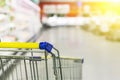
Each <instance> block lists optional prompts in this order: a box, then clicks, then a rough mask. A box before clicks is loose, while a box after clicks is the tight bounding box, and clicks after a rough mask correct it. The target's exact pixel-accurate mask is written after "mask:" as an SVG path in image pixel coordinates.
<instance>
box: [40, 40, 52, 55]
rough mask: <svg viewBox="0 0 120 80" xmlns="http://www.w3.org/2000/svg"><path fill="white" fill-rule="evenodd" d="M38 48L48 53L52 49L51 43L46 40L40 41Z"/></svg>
mask: <svg viewBox="0 0 120 80" xmlns="http://www.w3.org/2000/svg"><path fill="white" fill-rule="evenodd" d="M39 48H40V49H43V50H46V51H47V52H49V53H50V52H51V51H52V48H53V45H52V44H50V43H48V42H40V45H39Z"/></svg>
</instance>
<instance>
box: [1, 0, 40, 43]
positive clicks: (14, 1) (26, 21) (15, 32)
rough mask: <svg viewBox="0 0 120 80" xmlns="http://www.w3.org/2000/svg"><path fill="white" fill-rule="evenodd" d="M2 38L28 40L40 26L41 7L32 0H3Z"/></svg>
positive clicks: (3, 39)
mask: <svg viewBox="0 0 120 80" xmlns="http://www.w3.org/2000/svg"><path fill="white" fill-rule="evenodd" d="M2 1H3V2H4V6H2V7H0V13H1V14H0V38H1V40H2V41H27V40H28V39H29V38H30V37H31V36H33V35H34V34H36V33H37V32H38V31H39V29H40V27H41V23H40V8H39V6H37V4H35V3H33V2H32V1H30V0H2Z"/></svg>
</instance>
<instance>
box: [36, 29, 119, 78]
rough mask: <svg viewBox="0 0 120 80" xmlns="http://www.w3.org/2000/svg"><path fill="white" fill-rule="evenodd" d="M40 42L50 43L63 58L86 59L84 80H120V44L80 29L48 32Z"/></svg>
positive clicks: (50, 30) (51, 30)
mask: <svg viewBox="0 0 120 80" xmlns="http://www.w3.org/2000/svg"><path fill="white" fill-rule="evenodd" d="M39 41H48V42H50V43H52V44H54V45H55V47H57V48H58V49H59V51H60V53H61V55H62V56H70V57H71V56H72V57H80V58H84V60H85V63H84V64H83V80H120V77H119V76H120V69H119V68H120V58H119V56H120V49H119V47H120V43H117V42H109V41H106V40H105V39H104V38H103V37H99V36H95V35H93V34H91V33H88V32H84V31H82V30H80V28H78V27H59V28H51V29H48V30H46V31H45V32H44V33H43V35H42V36H41V38H40V39H39V40H38V42H39Z"/></svg>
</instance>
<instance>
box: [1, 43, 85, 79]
mask: <svg viewBox="0 0 120 80" xmlns="http://www.w3.org/2000/svg"><path fill="white" fill-rule="evenodd" d="M0 48H1V49H0V51H1V52H19V53H20V52H24V53H27V55H11V56H8V55H0V80H81V79H82V77H81V76H82V74H81V72H82V63H83V60H82V59H75V58H65V57H60V55H59V51H58V50H57V49H56V48H54V47H53V45H51V44H49V43H47V42H41V43H23V42H1V43H0ZM3 48H9V49H3ZM10 48H12V49H10ZM13 48H17V49H13ZM38 49H41V50H38ZM55 51H56V52H55ZM35 53H36V54H35ZM40 53H41V55H40ZM37 54H38V55H37Z"/></svg>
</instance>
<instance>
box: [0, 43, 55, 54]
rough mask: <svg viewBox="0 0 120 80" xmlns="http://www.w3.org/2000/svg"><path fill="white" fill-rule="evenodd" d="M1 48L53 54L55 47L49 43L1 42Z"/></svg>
mask: <svg viewBox="0 0 120 80" xmlns="http://www.w3.org/2000/svg"><path fill="white" fill-rule="evenodd" d="M0 48H27V49H44V50H46V51H48V52H51V50H52V48H53V45H51V44H50V43H48V42H40V43H35V42H0Z"/></svg>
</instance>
